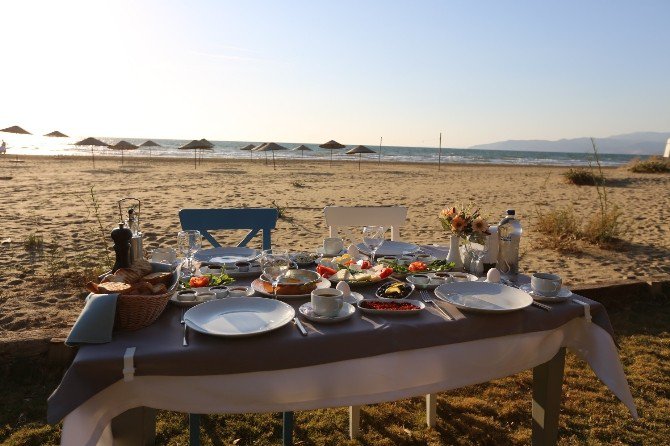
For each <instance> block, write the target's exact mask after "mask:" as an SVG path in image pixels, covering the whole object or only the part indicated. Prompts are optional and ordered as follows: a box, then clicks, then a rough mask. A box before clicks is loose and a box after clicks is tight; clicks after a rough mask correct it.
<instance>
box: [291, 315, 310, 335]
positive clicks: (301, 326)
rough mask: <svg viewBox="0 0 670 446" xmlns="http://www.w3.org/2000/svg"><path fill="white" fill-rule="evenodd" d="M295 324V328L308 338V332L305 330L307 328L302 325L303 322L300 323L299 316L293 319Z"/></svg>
mask: <svg viewBox="0 0 670 446" xmlns="http://www.w3.org/2000/svg"><path fill="white" fill-rule="evenodd" d="M293 322H295V326H296V327H298V330H299V331H300V334H301V335H303V336H307V330H305V326H304V325H302V322H300V319H298V317H297V316H296V317H294V318H293Z"/></svg>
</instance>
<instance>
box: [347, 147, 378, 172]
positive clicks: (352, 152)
mask: <svg viewBox="0 0 670 446" xmlns="http://www.w3.org/2000/svg"><path fill="white" fill-rule="evenodd" d="M357 153H358V170H361V157H362V156H363V154H364V153H377V152H375V151H374V150H372V149H368V148H367V147H365V146H358V147H354V148H353V149H351V150H347V152H346V154H347V155H355V154H357Z"/></svg>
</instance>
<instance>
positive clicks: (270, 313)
mask: <svg viewBox="0 0 670 446" xmlns="http://www.w3.org/2000/svg"><path fill="white" fill-rule="evenodd" d="M294 317H295V310H294V309H293V307H292V306H290V305H289V304H287V303H284V302H281V301H278V300H274V299H265V298H262V297H229V298H227V299H217V300H211V301H209V302H205V303H203V304H200V305H197V306H195V307H193V308H191V309H190V310H188V311H187V312H186V313H185V314H184V322H186V325H188V327H189V328H192V329H193V330H195V331H198V332H200V333H203V334H207V335H212V336H233V337H241V336H253V335H257V334H261V333H267V332H268V331H272V330H276V329H278V328H280V327H283V326H284V325H286V324H288V323H289V322H291V321H292V320H293V318H294Z"/></svg>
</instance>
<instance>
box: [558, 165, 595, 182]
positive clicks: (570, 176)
mask: <svg viewBox="0 0 670 446" xmlns="http://www.w3.org/2000/svg"><path fill="white" fill-rule="evenodd" d="M561 175H563V178H565V180H566V181H567V182H568V183H570V184H576V185H577V186H598V185H601V184H603V182H604V178H603V177H602V176H601V175H598V174H596V173H594V172H593V171H592V170H589V169H582V168H579V169H570V170H568V171H567V172H563V173H562V174H561Z"/></svg>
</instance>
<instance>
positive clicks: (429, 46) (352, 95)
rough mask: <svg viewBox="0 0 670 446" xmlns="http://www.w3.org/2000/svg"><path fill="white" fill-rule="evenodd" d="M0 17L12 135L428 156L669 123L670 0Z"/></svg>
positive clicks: (269, 6) (54, 10) (66, 5)
mask: <svg viewBox="0 0 670 446" xmlns="http://www.w3.org/2000/svg"><path fill="white" fill-rule="evenodd" d="M0 10H1V11H2V13H1V14H0V33H1V34H0V36H1V37H0V88H1V90H0V128H2V127H5V126H10V125H20V126H22V127H24V128H26V129H28V130H29V131H32V132H34V133H47V132H50V131H52V130H55V129H58V130H61V131H63V132H65V133H67V134H70V135H82V136H89V135H94V136H118V137H137V138H165V139H172V138H174V139H195V138H198V139H199V138H203V137H205V138H208V139H211V140H233V141H235V140H239V141H280V142H308V143H319V142H325V141H326V140H329V139H336V140H338V141H340V142H342V143H344V144H354V143H355V144H372V145H375V144H378V143H379V138H380V137H383V138H384V144H385V145H395V146H429V147H435V146H437V144H438V135H439V133H440V132H442V133H443V145H444V146H448V147H469V146H471V145H474V144H480V143H488V142H495V141H500V140H507V139H560V138H572V137H581V136H595V137H606V136H610V135H615V134H621V133H628V132H634V131H669V130H670V57H668V54H669V48H670V22H669V21H668V19H669V18H670V1H667V0H658V1H653V0H635V1H633V0H628V1H621V0H576V1H572V0H561V1H558V0H547V1H536V0H528V1H524V0H514V1H512V0H508V1H502V0H491V1H468V0H461V1H455V0H454V1H451V0H442V1H429V0H426V1H420V0H416V1H393V0H387V1H373V0H369V1H366V0H355V1H349V0H338V1H314V0H302V1H300V0H282V1H269V0H268V1H254V0H247V1H239V0H238V1H223V0H210V1H205V0H191V1H186V0H184V1H174V0H160V1H159V0H153V1H150V0H134V1H130V0H114V1H102V0H99V1H68V0H61V1H58V2H54V1H31V0H21V1H18V0H14V1H3V3H2V7H1V8H0Z"/></svg>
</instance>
